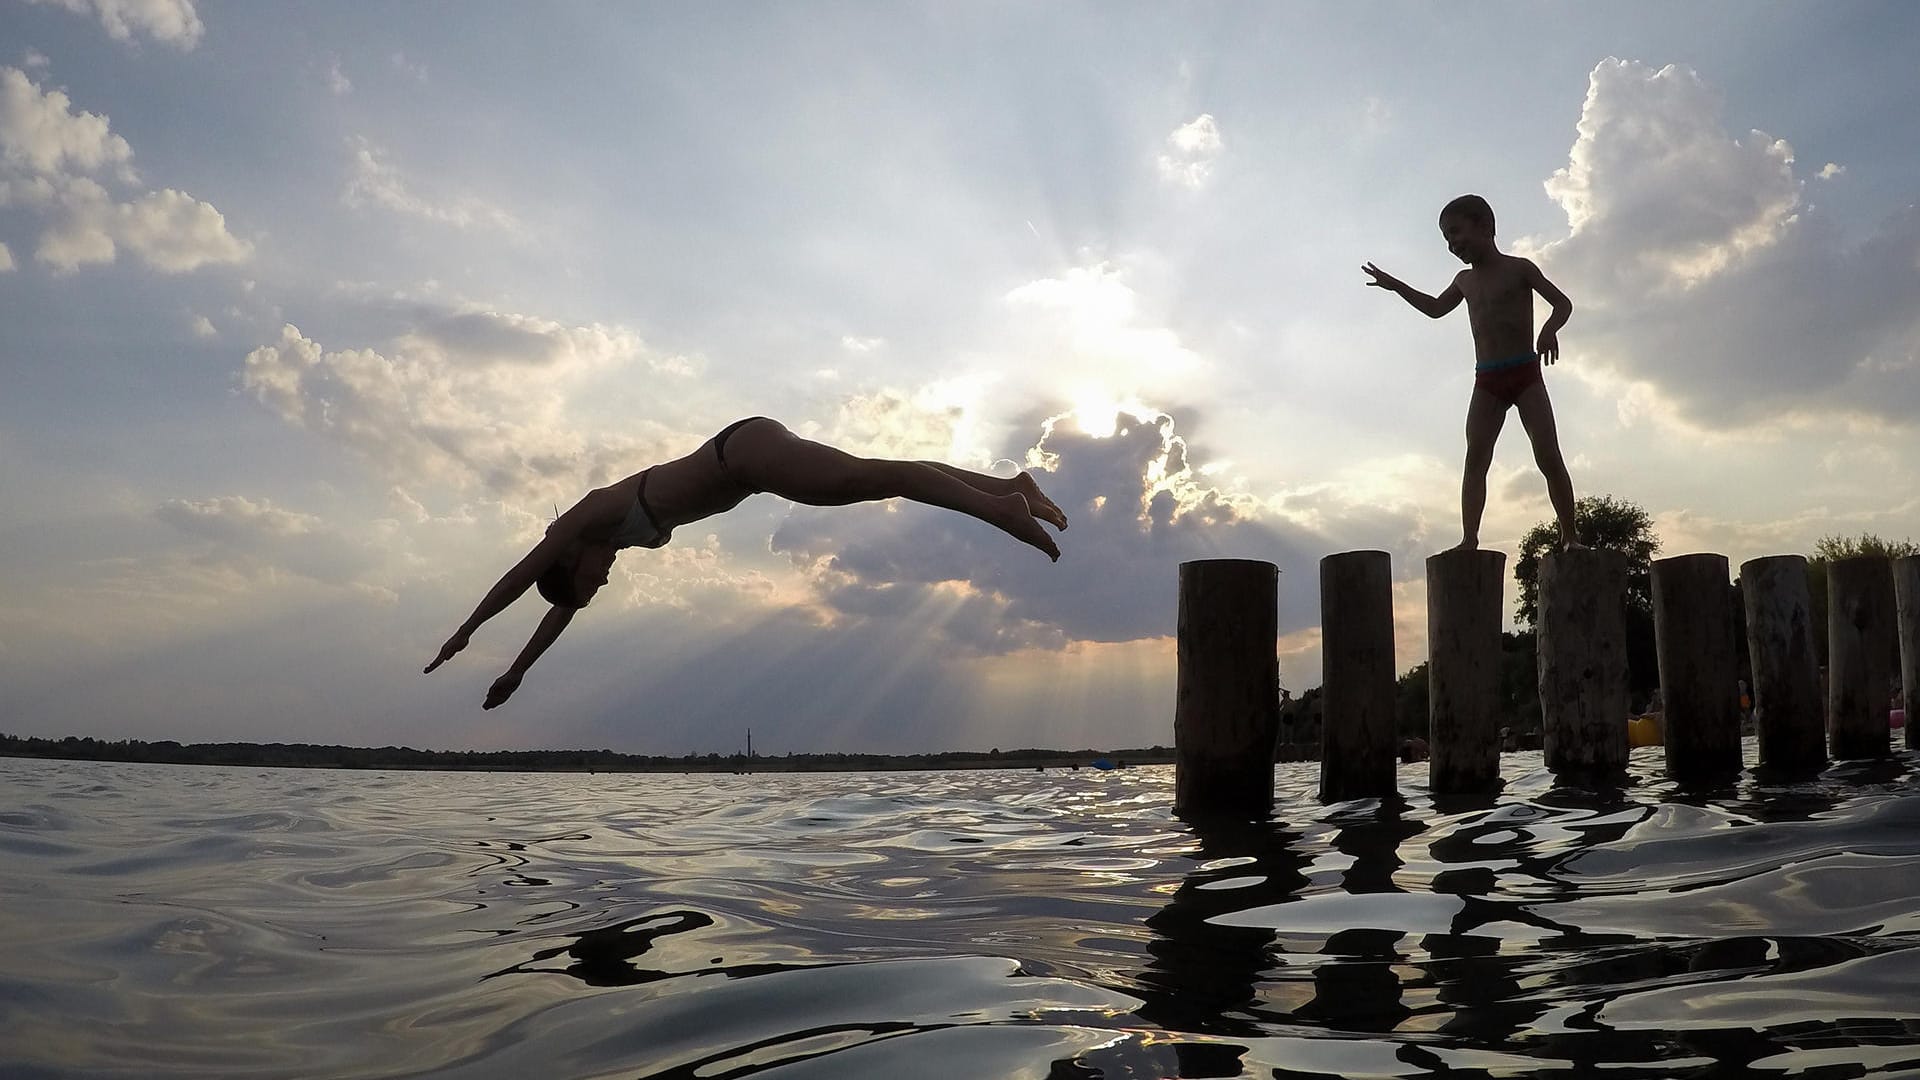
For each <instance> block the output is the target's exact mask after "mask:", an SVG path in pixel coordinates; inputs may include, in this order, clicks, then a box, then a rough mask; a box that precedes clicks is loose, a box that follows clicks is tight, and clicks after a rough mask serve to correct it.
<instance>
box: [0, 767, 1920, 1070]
mask: <svg viewBox="0 0 1920 1080" xmlns="http://www.w3.org/2000/svg"><path fill="white" fill-rule="evenodd" d="M1636 754H1637V755H1638V756H1637V757H1636V758H1635V759H1634V761H1633V770H1634V776H1635V779H1636V781H1637V782H1636V783H1634V784H1632V785H1630V786H1624V787H1616V788H1602V789H1594V790H1588V789H1580V788H1572V787H1567V788H1562V787H1556V786H1554V784H1553V782H1552V778H1551V777H1550V776H1549V775H1548V774H1546V773H1545V771H1544V770H1543V769H1540V768H1538V767H1535V766H1533V764H1532V763H1531V762H1529V763H1527V766H1528V767H1525V768H1518V769H1512V768H1510V769H1509V782H1508V784H1507V786H1506V788H1505V789H1504V790H1503V791H1502V792H1500V793H1499V794H1498V795H1493V796H1460V797H1447V798H1439V799H1436V798H1432V797H1430V796H1428V795H1427V794H1426V793H1425V792H1424V790H1423V789H1422V787H1421V783H1420V781H1421V775H1420V774H1421V772H1422V770H1418V769H1417V768H1415V767H1409V768H1408V769H1407V770H1405V771H1403V773H1402V790H1403V791H1404V792H1406V794H1405V795H1404V797H1401V798H1395V799H1388V800H1379V801H1355V802H1350V803H1342V804H1337V805H1334V806H1323V805H1321V804H1319V802H1318V800H1317V798H1316V797H1315V787H1316V777H1315V775H1314V770H1313V769H1312V767H1311V766H1301V767H1289V766H1283V767H1282V768H1281V769H1280V770H1279V772H1278V773H1277V774H1276V791H1277V793H1278V795H1279V798H1278V802H1277V810H1278V813H1277V817H1276V819H1275V820H1272V821H1268V822H1262V823H1258V824H1231V823H1229V824H1222V823H1217V822H1181V821H1179V820H1177V819H1175V818H1173V817H1172V815H1171V814H1170V812H1169V802H1170V781H1171V778H1170V776H1168V775H1167V774H1166V772H1165V771H1164V770H1160V771H1156V770H1150V769H1137V770H1134V769H1130V770H1126V773H1125V774H1124V775H1123V774H1119V773H1117V772H1116V773H1114V774H1105V775H1074V776H1057V775H1049V776H1045V777H1040V776H1032V775H1015V774H988V773H981V774H960V773H950V774H919V775H910V776H899V775H892V776H857V775H835V776H814V777H799V776H796V777H753V778H750V779H742V778H732V777H719V778H714V777H596V778H584V777H512V776H503V777H493V776H489V777H461V776H421V777H405V778H392V777H382V776H365V775H354V774H340V775H332V774H316V773H297V774H291V775H289V774H285V773H278V772H274V771H272V770H265V771H261V772H258V773H243V772H234V771H221V770H191V769H173V770H167V769H163V768H148V769H144V770H143V769H140V768H138V767H130V766H103V765H87V766H76V765H67V764H60V763H10V762H4V761H0V783H4V784H6V785H7V787H6V790H8V791H10V792H11V793H14V801H13V804H12V805H10V806H9V807H8V809H7V810H6V811H5V812H4V813H0V850H4V851H6V852H7V853H8V856H9V864H8V872H7V874H6V875H4V876H0V904H4V905H5V907H4V910H5V911H6V913H7V916H8V917H7V918H6V919H3V920H0V1000H4V1001H5V1002H6V1004H7V1008H5V1009H0V1074H3V1075H15V1074H18V1075H77V1074H100V1075H105V1074H126V1075H133V1074H138V1075H142V1076H155V1077H203V1076H247V1077H274V1076H281V1077H308V1076H374V1075H426V1074H431V1075H436V1076H453V1077H460V1076H476V1077H478V1076H500V1075H543V1076H544V1075H551V1076H556V1077H572V1076H582V1077H585V1076H604V1075H615V1076H625V1077H669V1076H671V1077H692V1076H700V1077H745V1076H749V1075H752V1076H763V1075H764V1076H775V1077H779V1078H781V1080H792V1078H793V1077H796V1076H799V1077H804V1076H823V1077H835V1078H842V1077H864V1076H883V1077H889V1078H891V1077H899V1076H915V1075H938V1076H941V1077H942V1080H947V1078H949V1077H972V1076H977V1077H981V1078H983V1080H986V1078H992V1080H1000V1078H1003V1077H1011V1076H1022V1077H1029V1078H1037V1077H1074V1078H1088V1077H1100V1078H1103V1080H1111V1078H1119V1077H1136V1076H1137V1077H1160V1076H1183V1077H1229V1076H1244V1075H1252V1076H1259V1077H1270V1076H1271V1077H1302V1076H1355V1075H1375V1076H1426V1075H1431V1076H1449V1077H1455V1076H1472V1077H1492V1076H1522V1075H1526V1076H1555V1077H1559V1076H1566V1077H1574V1076H1593V1075H1604V1076H1607V1077H1609V1078H1624V1080H1642V1078H1648V1080H1650V1078H1654V1077H1670V1076H1677V1075H1688V1076H1701V1077H1708V1076H1742V1075H1783V1076H1785V1075H1797V1076H1804V1077H1810V1078H1813V1080H1825V1078H1827V1077H1852V1076H1869V1075H1892V1074H1895V1073H1897V1071H1898V1070H1900V1069H1912V1068H1915V1067H1920V1050H1916V1046H1920V1033H1917V1032H1916V1031H1915V1030H1914V1028H1915V1026H1916V1025H1915V1023H1914V1021H1913V1017H1914V1016H1915V1015H1916V1014H1915V1012H1914V1008H1913V1003H1912V996H1913V985H1914V983H1913V974H1912V973H1913V971H1914V970H1915V964H1916V963H1920V952H1916V949H1920V900H1916V899H1915V897H1916V895H1920V794H1916V791H1915V778H1914V772H1913V757H1912V755H1911V754H1910V753H1909V754H1907V755H1905V756H1903V757H1897V758H1895V759H1893V760H1891V761H1888V762H1859V763H1846V764H1845V765H1841V766H1835V767H1833V768H1831V769H1829V770H1827V771H1826V772H1825V773H1823V774H1821V775H1820V776H1819V777H1816V778H1814V779H1812V780H1808V781H1803V782H1796V783H1793V784H1774V783H1762V782H1743V783H1742V784H1740V785H1738V786H1736V787H1733V788H1730V789H1719V790H1712V789H1708V790H1682V789H1680V788H1679V787H1678V786H1676V785H1674V784H1671V783H1669V782H1667V781H1666V780H1665V779H1664V778H1663V777H1662V775H1661V769H1660V761H1659V759H1658V756H1657V754H1654V753H1641V752H1636ZM1509 760H1510V764H1511V763H1512V761H1513V759H1512V757H1511V756H1510V759H1509ZM215 781H217V783H216V782H215ZM74 1018H81V1020H82V1021H83V1022H74ZM51 1030H57V1031H61V1032H63V1033H64V1034H63V1036H62V1038H61V1039H59V1040H48V1039H46V1038H44V1037H42V1036H41V1034H40V1033H43V1032H46V1031H51ZM209 1047H212V1048H213V1049H209ZM136 1063H137V1064H136Z"/></svg>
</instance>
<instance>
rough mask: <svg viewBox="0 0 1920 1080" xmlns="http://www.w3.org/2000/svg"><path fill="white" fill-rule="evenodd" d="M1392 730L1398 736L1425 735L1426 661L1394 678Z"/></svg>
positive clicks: (1424, 736) (1422, 736)
mask: <svg viewBox="0 0 1920 1080" xmlns="http://www.w3.org/2000/svg"><path fill="white" fill-rule="evenodd" d="M1393 689H1394V695H1393V717H1394V724H1393V726H1394V730H1395V732H1396V734H1398V735H1399V737H1400V738H1402V739H1406V738H1412V737H1419V738H1422V739H1424V738H1426V737H1427V661H1425V660H1422V661H1420V663H1419V664H1417V665H1415V666H1414V667H1411V668H1408V669H1407V671H1406V673H1405V674H1403V675H1401V676H1400V677H1399V678H1398V679H1395V680H1394V688H1393Z"/></svg>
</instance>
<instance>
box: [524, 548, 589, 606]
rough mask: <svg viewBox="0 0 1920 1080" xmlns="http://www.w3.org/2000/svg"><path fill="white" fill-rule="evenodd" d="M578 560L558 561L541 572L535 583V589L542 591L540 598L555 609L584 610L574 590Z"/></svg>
mask: <svg viewBox="0 0 1920 1080" xmlns="http://www.w3.org/2000/svg"><path fill="white" fill-rule="evenodd" d="M575 563H576V560H574V559H557V560H555V561H554V564H553V565H552V566H549V567H547V568H546V569H545V570H543V571H541V572H540V576H539V577H537V578H535V579H534V581H533V587H534V588H536V589H538V590H540V598H541V599H543V600H545V601H546V602H547V603H549V604H552V605H553V606H554V607H565V608H575V609H579V608H583V607H586V605H585V604H582V603H581V602H580V596H579V594H578V593H576V592H574V590H573V571H574V566H575Z"/></svg>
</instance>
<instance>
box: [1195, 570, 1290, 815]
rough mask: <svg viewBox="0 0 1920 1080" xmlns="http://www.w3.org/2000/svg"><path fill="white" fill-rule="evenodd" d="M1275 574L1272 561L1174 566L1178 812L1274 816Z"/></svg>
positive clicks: (1277, 677) (1277, 691)
mask: <svg viewBox="0 0 1920 1080" xmlns="http://www.w3.org/2000/svg"><path fill="white" fill-rule="evenodd" d="M1279 575H1280V571H1279V569H1278V568H1277V567H1275V566H1274V565H1273V564H1272V563H1270V562H1259V561H1256V560H1252V559H1199V560H1195V561H1193V562H1184V563H1181V564H1180V619H1179V631H1178V632H1179V638H1178V642H1177V644H1176V646H1175V653H1176V660H1177V664H1178V674H1177V675H1176V689H1175V691H1174V709H1173V744H1174V763H1173V810H1174V813H1176V814H1187V815H1192V816H1202V817H1238V818H1243V819H1247V820H1260V819H1264V818H1267V817H1270V816H1272V814H1273V739H1274V735H1275V733H1276V732H1277V731H1278V730H1279V727H1280V661H1279V658H1278V654H1277V653H1276V651H1275V647H1276V644H1277V642H1278V641H1279Z"/></svg>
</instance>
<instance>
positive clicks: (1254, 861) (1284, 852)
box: [1136, 821, 1307, 1071]
mask: <svg viewBox="0 0 1920 1080" xmlns="http://www.w3.org/2000/svg"><path fill="white" fill-rule="evenodd" d="M1193 829H1194V835H1195V838H1196V839H1198V840H1199V841H1200V850H1198V851H1196V852H1194V853H1193V854H1192V855H1191V856H1189V858H1191V859H1193V861H1194V863H1195V864H1196V866H1195V869H1193V870H1192V871H1191V872H1189V873H1188V874H1187V876H1186V878H1185V880H1183V881H1182V882H1181V883H1180V887H1179V889H1178V890H1176V891H1175V892H1174V894H1173V899H1172V900H1170V901H1169V902H1168V903H1167V906H1165V907H1163V908H1161V909H1160V910H1159V911H1157V912H1155V913H1153V914H1152V915H1149V916H1148V917H1147V920H1146V925H1147V928H1148V929H1150V930H1152V931H1153V933H1154V937H1153V940H1151V941H1149V942H1148V943H1147V952H1148V954H1149V955H1150V956H1151V957H1152V959H1151V960H1150V961H1149V962H1148V964H1147V967H1146V970H1144V971H1142V972H1141V973H1140V980H1139V981H1140V986H1139V989H1138V990H1137V991H1136V992H1137V993H1138V994H1139V995H1140V997H1142V998H1143V999H1144V1000H1145V1002H1146V1003H1145V1004H1144V1005H1142V1006H1141V1007H1140V1008H1139V1009H1138V1010H1136V1011H1137V1012H1138V1013H1139V1015H1140V1016H1141V1017H1142V1018H1143V1019H1145V1020H1148V1021H1150V1022H1152V1023H1154V1024H1157V1025H1159V1026H1160V1027H1162V1028H1165V1029H1166V1030H1168V1031H1190V1032H1196V1033H1204V1034H1218V1035H1233V1036H1243V1037H1258V1036H1262V1035H1266V1034H1270V1032H1268V1031H1266V1030H1265V1029H1264V1028H1263V1026H1262V1024H1261V1023H1260V1022H1259V1021H1257V1020H1256V1019H1254V1018H1253V1017H1252V1016H1250V1015H1249V1014H1248V1010H1249V1009H1250V1008H1251V1007H1252V1006H1254V1004H1255V996H1256V995H1255V987H1256V985H1257V984H1258V983H1259V981H1260V978H1261V976H1262V974H1263V973H1265V972H1266V971H1267V970H1268V969H1269V968H1271V967H1273V966H1274V964H1275V962H1276V961H1275V956H1274V953H1273V950H1272V949H1271V948H1270V946H1271V945H1272V943H1273V936H1274V935H1273V931H1271V930H1268V929H1265V928H1262V927H1253V926H1222V925H1219V924H1217V923H1212V922H1209V921H1208V920H1209V919H1212V918H1214V917H1216V916H1219V915H1225V914H1228V913H1231V912H1239V911H1246V910H1249V909H1252V908H1258V907H1264V906H1267V905H1270V904H1277V903H1280V902H1282V901H1284V900H1287V899H1289V898H1291V897H1293V896H1294V895H1296V894H1297V893H1299V892H1300V890H1301V889H1303V888H1304V887H1305V886H1306V884H1307V878H1306V874H1305V873H1304V871H1305V868H1306V865H1307V857H1306V855H1305V853H1304V852H1302V851H1301V849H1300V836H1299V834H1297V833H1294V832H1291V831H1289V830H1288V829H1286V828H1285V827H1284V826H1282V825H1280V824H1278V823H1275V822H1232V821H1222V822H1213V823H1204V822H1195V823H1194V824H1193ZM1228 860H1238V861H1234V862H1233V863H1232V864H1231V865H1224V866H1220V865H1213V864H1217V863H1222V862H1226V861H1228ZM1183 1049H1184V1048H1183ZM1183 1071H1184V1070H1183Z"/></svg>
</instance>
